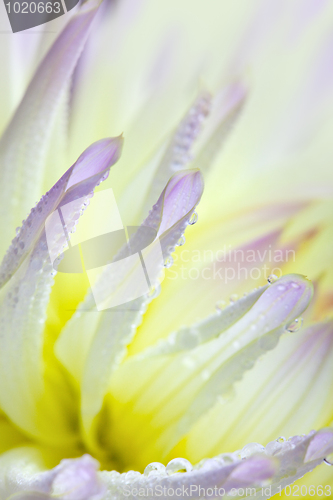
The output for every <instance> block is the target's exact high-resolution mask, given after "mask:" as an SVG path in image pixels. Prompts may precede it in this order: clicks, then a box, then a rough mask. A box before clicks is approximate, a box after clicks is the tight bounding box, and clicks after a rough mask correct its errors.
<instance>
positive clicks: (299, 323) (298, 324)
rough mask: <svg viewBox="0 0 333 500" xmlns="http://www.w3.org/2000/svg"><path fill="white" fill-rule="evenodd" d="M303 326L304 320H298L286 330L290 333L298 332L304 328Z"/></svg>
mask: <svg viewBox="0 0 333 500" xmlns="http://www.w3.org/2000/svg"><path fill="white" fill-rule="evenodd" d="M302 325H303V318H296V319H295V320H294V321H292V322H291V323H290V324H289V325H288V326H287V328H286V330H287V331H288V332H298V330H299V329H300V328H302Z"/></svg>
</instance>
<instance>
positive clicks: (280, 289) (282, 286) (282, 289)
mask: <svg viewBox="0 0 333 500" xmlns="http://www.w3.org/2000/svg"><path fill="white" fill-rule="evenodd" d="M277 288H278V290H279V291H280V292H284V291H285V289H286V287H285V286H284V285H279V286H278V287H277Z"/></svg>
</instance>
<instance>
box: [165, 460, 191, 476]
mask: <svg viewBox="0 0 333 500" xmlns="http://www.w3.org/2000/svg"><path fill="white" fill-rule="evenodd" d="M192 469H193V467H192V464H191V463H190V462H189V461H188V460H186V459H185V458H174V459H173V460H171V462H169V463H168V465H167V466H166V469H165V470H166V473H167V474H168V475H169V476H170V475H171V474H175V473H176V472H191V470H192Z"/></svg>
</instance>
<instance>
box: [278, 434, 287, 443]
mask: <svg viewBox="0 0 333 500" xmlns="http://www.w3.org/2000/svg"><path fill="white" fill-rule="evenodd" d="M285 441H287V440H286V438H285V437H284V436H280V437H279V438H277V440H276V442H277V443H284V442H285Z"/></svg>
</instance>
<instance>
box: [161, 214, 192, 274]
mask: <svg viewBox="0 0 333 500" xmlns="http://www.w3.org/2000/svg"><path fill="white" fill-rule="evenodd" d="M196 222H198V214H197V212H196V210H194V211H193V212H192V215H191V217H190V218H189V220H188V224H189V225H190V226H193V225H194V224H195V223H196ZM185 241H186V240H185V235H184V234H182V235H181V236H180V238H179V240H178V241H177V243H176V246H177V247H182V246H183V245H184V244H185ZM172 264H173V258H172V256H171V255H170V256H169V257H167V258H166V259H165V261H164V267H165V268H167V269H168V268H169V267H171V266H172Z"/></svg>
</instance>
